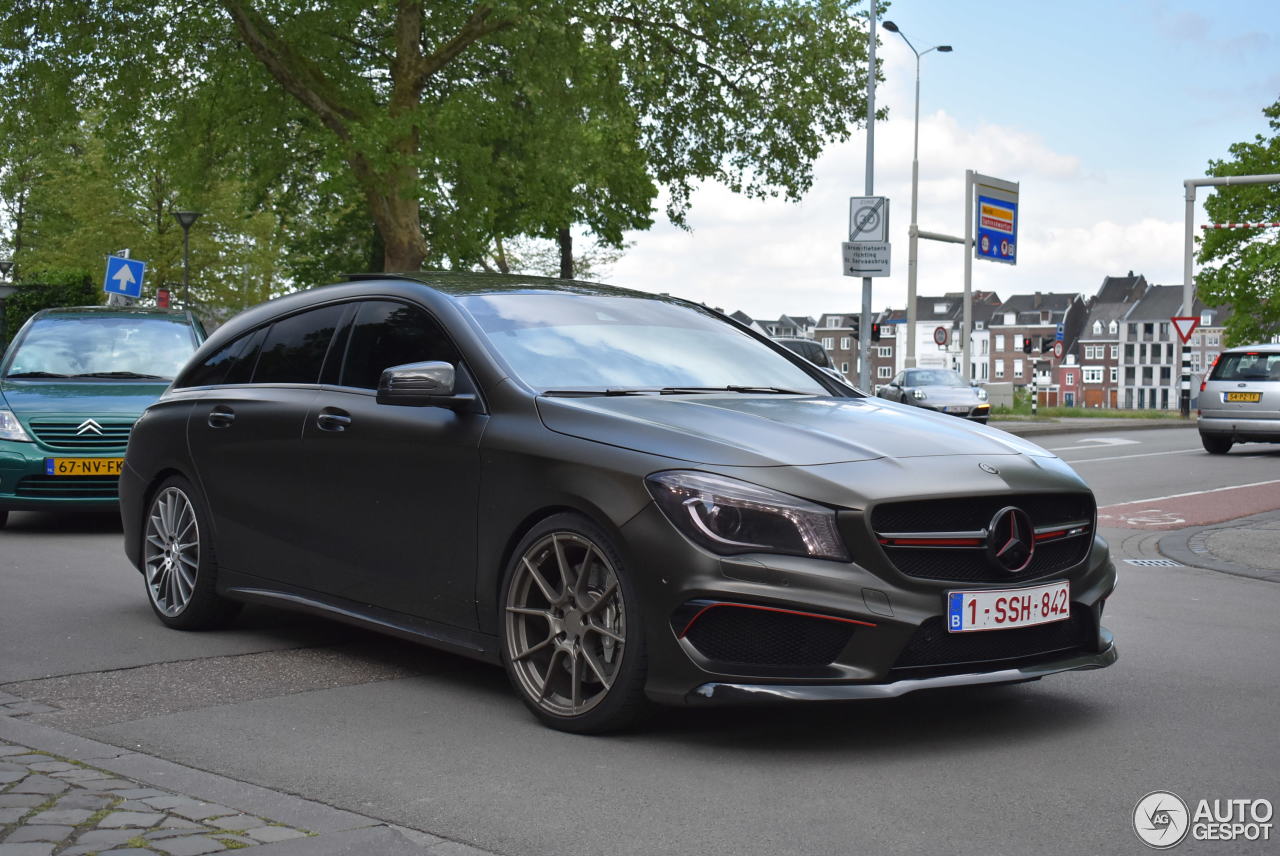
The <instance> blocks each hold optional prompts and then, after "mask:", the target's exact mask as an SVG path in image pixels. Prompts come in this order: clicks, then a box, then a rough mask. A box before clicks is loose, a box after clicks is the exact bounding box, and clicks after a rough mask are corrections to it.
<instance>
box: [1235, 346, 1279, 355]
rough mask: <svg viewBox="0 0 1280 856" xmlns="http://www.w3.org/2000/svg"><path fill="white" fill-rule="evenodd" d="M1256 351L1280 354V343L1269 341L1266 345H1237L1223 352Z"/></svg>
mask: <svg viewBox="0 0 1280 856" xmlns="http://www.w3.org/2000/svg"><path fill="white" fill-rule="evenodd" d="M1255 352H1256V353H1260V354H1280V344H1277V343H1268V344H1265V345H1236V346H1235V347H1234V348H1227V349H1226V350H1225V351H1223V352H1222V353H1223V354H1224V355H1225V354H1243V353H1255Z"/></svg>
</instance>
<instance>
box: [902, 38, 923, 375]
mask: <svg viewBox="0 0 1280 856" xmlns="http://www.w3.org/2000/svg"><path fill="white" fill-rule="evenodd" d="M903 38H904V40H905V38H906V37H905V36H904V37H903ZM907 46H908V47H910V48H911V52H912V53H914V54H915V55H916V125H915V132H914V134H913V136H912V143H911V226H910V227H909V228H908V230H907V356H906V359H905V361H904V362H903V365H904V366H905V367H906V368H909V369H913V368H915V367H916V261H917V259H918V253H919V251H920V237H919V236H920V226H919V224H918V222H917V219H916V210H917V208H918V205H919V199H920V54H919V53H917V52H916V49H915V46H914V45H912V44H911V42H907Z"/></svg>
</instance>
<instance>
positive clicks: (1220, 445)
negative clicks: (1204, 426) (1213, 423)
mask: <svg viewBox="0 0 1280 856" xmlns="http://www.w3.org/2000/svg"><path fill="white" fill-rule="evenodd" d="M1200 444H1201V445H1202V446H1204V450H1205V451H1206V452H1208V453H1209V454H1210V455H1225V454H1226V453H1227V452H1230V451H1231V447H1232V445H1234V444H1233V443H1232V440H1231V438H1230V437H1215V436H1212V435H1210V434H1201V435H1200Z"/></svg>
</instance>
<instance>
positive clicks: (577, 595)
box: [505, 531, 626, 717]
mask: <svg viewBox="0 0 1280 856" xmlns="http://www.w3.org/2000/svg"><path fill="white" fill-rule="evenodd" d="M505 632H506V637H507V651H508V653H509V656H510V660H511V667H512V670H513V672H514V674H515V676H516V678H517V680H518V681H519V683H520V686H521V688H522V689H523V690H524V692H525V693H526V694H527V695H528V697H529V698H530V699H532V700H533V701H534V702H535V704H536V705H537V706H538V707H539V708H540V709H541V710H543V711H546V712H547V713H551V714H554V715H556V716H564V717H571V716H580V715H582V714H584V713H586V712H587V711H589V710H591V709H592V708H594V707H595V706H596V705H598V704H599V703H600V702H601V701H603V700H604V699H605V697H606V696H607V695H608V694H609V690H610V689H611V688H612V687H613V684H614V682H615V680H616V679H617V677H618V674H619V669H620V668H621V666H622V658H623V656H624V654H625V650H626V610H625V605H624V602H623V599H622V589H621V586H620V585H619V583H618V575H617V571H616V570H615V569H614V567H613V565H612V563H611V562H610V561H609V559H608V558H607V557H606V556H605V554H604V553H603V552H602V551H601V550H600V548H599V547H597V546H596V545H595V544H593V543H592V542H591V541H590V540H588V539H587V538H584V537H583V536H581V535H578V534H576V533H573V532H563V531H561V532H552V533H551V534H549V535H546V536H544V537H543V538H540V539H538V540H537V541H535V542H534V543H533V545H531V546H530V547H529V549H528V550H526V551H525V553H524V555H522V556H521V557H520V560H519V563H518V565H517V566H516V568H515V571H514V576H513V579H512V581H511V586H510V588H509V589H508V595H507V603H506V611H505Z"/></svg>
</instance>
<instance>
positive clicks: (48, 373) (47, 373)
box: [5, 372, 71, 377]
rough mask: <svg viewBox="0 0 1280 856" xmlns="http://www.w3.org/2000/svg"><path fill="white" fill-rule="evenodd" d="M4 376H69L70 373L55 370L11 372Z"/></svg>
mask: <svg viewBox="0 0 1280 856" xmlns="http://www.w3.org/2000/svg"><path fill="white" fill-rule="evenodd" d="M5 377H71V375H65V374H58V373H57V372H12V373H10V374H7V375H5Z"/></svg>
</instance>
